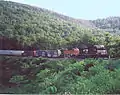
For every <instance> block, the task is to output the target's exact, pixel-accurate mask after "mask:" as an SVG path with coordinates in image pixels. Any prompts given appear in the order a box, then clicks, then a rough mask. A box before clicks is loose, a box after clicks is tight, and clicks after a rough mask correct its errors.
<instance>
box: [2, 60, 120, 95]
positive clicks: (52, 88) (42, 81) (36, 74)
mask: <svg viewBox="0 0 120 95" xmlns="http://www.w3.org/2000/svg"><path fill="white" fill-rule="evenodd" d="M18 59H19V60H21V62H23V64H21V66H22V68H31V67H32V68H34V69H32V68H31V71H30V72H29V74H24V75H20V74H16V75H13V76H12V78H11V79H10V81H11V82H13V83H17V84H19V86H18V87H11V88H7V87H6V89H4V88H5V87H4V86H3V87H1V88H0V93H20V94H22V93H23V94H26V93H27V94H30V93H36V94H38V93H39V94H64V93H71V94H97V93H98V94H109V93H113V94H117V93H120V92H119V89H120V86H119V83H120V81H119V78H120V77H119V76H120V68H119V67H120V66H119V64H120V60H113V61H112V60H109V61H108V60H103V59H98V60H96V59H85V60H82V61H81V62H78V61H75V60H62V61H48V62H45V63H43V64H41V63H40V64H39V65H36V63H38V62H40V60H41V59H38V58H30V59H28V58H24V59H22V58H18ZM12 60H13V59H12ZM14 60H15V58H14ZM19 60H18V61H17V63H18V62H19ZM24 60H26V61H25V63H26V64H24ZM31 63H32V64H31ZM91 64H92V65H91ZM24 65H28V66H24ZM41 67H42V68H41ZM35 68H36V69H35ZM3 89H4V90H3Z"/></svg>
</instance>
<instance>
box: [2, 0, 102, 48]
mask: <svg viewBox="0 0 120 95" xmlns="http://www.w3.org/2000/svg"><path fill="white" fill-rule="evenodd" d="M88 26H89V27H88ZM83 27H84V28H83ZM85 27H86V28H85ZM90 28H93V25H92V23H90V22H89V21H87V20H77V19H73V18H71V17H67V16H64V15H61V14H58V13H55V12H52V11H49V10H46V9H42V8H37V7H32V6H29V5H24V4H19V3H14V2H8V1H0V35H1V36H5V37H9V38H13V39H15V40H17V41H18V42H19V43H20V44H22V45H23V46H34V47H35V48H41V49H48V48H49V49H52V48H54V49H55V48H59V47H63V46H68V44H69V45H70V46H73V44H75V43H76V42H77V43H78V42H79V43H81V42H85V43H91V42H92V41H94V42H95V43H98V40H100V39H98V38H97V37H96V38H93V36H94V35H95V34H96V33H97V34H98V35H104V34H102V33H101V34H100V32H101V31H96V30H91V29H90ZM101 37H102V36H101ZM93 39H96V41H95V40H93ZM100 42H104V39H102V38H101V41H100ZM76 45H77V44H76ZM10 49H11V48H10Z"/></svg>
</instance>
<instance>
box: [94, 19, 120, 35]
mask: <svg viewBox="0 0 120 95" xmlns="http://www.w3.org/2000/svg"><path fill="white" fill-rule="evenodd" d="M92 23H93V24H94V25H95V26H96V27H98V28H100V29H103V30H105V31H109V32H110V33H114V34H120V17H108V18H105V19H97V20H94V21H92Z"/></svg>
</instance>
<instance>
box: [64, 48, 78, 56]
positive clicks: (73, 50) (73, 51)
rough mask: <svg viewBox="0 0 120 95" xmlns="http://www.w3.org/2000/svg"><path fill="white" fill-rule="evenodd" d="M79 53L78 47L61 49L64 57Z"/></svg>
mask: <svg viewBox="0 0 120 95" xmlns="http://www.w3.org/2000/svg"><path fill="white" fill-rule="evenodd" d="M79 53H80V51H79V49H78V48H73V49H72V50H68V49H66V50H63V54H64V56H65V57H70V56H78V55H79Z"/></svg>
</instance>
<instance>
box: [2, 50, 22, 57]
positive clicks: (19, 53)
mask: <svg viewBox="0 0 120 95" xmlns="http://www.w3.org/2000/svg"><path fill="white" fill-rule="evenodd" d="M23 54H24V51H22V50H0V55H5V56H22V55H23Z"/></svg>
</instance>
